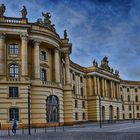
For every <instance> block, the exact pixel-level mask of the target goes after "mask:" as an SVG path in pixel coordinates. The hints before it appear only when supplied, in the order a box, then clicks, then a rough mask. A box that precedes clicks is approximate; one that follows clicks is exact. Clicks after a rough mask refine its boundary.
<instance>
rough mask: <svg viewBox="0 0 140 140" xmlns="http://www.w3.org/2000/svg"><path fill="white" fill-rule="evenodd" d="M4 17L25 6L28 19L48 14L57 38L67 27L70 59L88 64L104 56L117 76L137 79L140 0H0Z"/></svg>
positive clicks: (17, 13)
mask: <svg viewBox="0 0 140 140" xmlns="http://www.w3.org/2000/svg"><path fill="white" fill-rule="evenodd" d="M0 3H1V4H2V3H4V4H5V6H6V12H5V16H7V17H21V13H20V10H21V9H22V6H23V5H25V6H26V8H27V11H28V15H27V17H28V20H29V22H35V21H36V19H37V18H40V17H42V15H41V13H42V12H50V13H51V21H52V23H53V24H55V28H56V31H57V33H58V34H59V35H60V37H63V31H64V30H65V29H67V33H68V38H69V40H70V42H71V43H72V44H73V47H72V54H71V55H70V58H71V60H72V61H73V62H75V63H77V64H80V65H81V66H85V67H89V66H92V65H93V63H92V62H93V60H94V59H96V60H97V62H98V64H99V65H100V62H101V60H102V58H103V57H104V56H107V57H108V59H109V65H110V67H111V68H114V69H118V70H119V72H120V77H121V79H124V80H136V81H140V9H139V7H140V0H0Z"/></svg>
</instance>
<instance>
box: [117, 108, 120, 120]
mask: <svg viewBox="0 0 140 140" xmlns="http://www.w3.org/2000/svg"><path fill="white" fill-rule="evenodd" d="M119 117H120V116H119V108H118V107H117V120H119Z"/></svg>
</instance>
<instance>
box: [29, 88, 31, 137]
mask: <svg viewBox="0 0 140 140" xmlns="http://www.w3.org/2000/svg"><path fill="white" fill-rule="evenodd" d="M28 134H29V135H31V122H30V87H29V86H28Z"/></svg>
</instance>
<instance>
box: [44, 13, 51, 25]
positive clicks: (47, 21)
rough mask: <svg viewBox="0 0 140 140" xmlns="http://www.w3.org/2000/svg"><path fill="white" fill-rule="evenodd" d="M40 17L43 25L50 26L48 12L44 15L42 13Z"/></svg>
mask: <svg viewBox="0 0 140 140" xmlns="http://www.w3.org/2000/svg"><path fill="white" fill-rule="evenodd" d="M42 16H43V17H44V25H51V21H50V18H51V16H50V13H49V12H46V13H43V12H42Z"/></svg>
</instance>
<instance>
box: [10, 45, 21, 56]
mask: <svg viewBox="0 0 140 140" xmlns="http://www.w3.org/2000/svg"><path fill="white" fill-rule="evenodd" d="M9 54H11V55H18V54H19V47H18V44H9Z"/></svg>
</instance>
